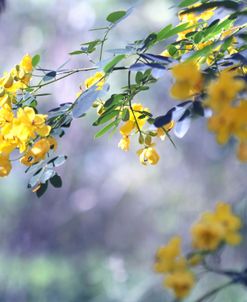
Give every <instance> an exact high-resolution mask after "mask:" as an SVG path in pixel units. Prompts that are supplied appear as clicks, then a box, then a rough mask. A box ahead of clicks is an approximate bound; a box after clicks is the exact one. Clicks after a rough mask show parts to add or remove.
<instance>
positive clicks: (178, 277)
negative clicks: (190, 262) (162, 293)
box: [164, 271, 195, 299]
mask: <svg viewBox="0 0 247 302" xmlns="http://www.w3.org/2000/svg"><path fill="white" fill-rule="evenodd" d="M194 284H195V277H194V274H193V273H192V272H190V271H181V272H179V271H176V272H174V273H172V274H169V275H168V276H167V277H166V278H165V281H164V286H165V287H168V288H170V289H171V290H172V291H173V292H174V294H175V296H176V298H178V299H183V298H185V297H187V296H188V295H189V293H190V291H191V289H192V288H193V287H194Z"/></svg>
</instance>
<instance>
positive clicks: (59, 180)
mask: <svg viewBox="0 0 247 302" xmlns="http://www.w3.org/2000/svg"><path fill="white" fill-rule="evenodd" d="M50 183H51V184H52V185H53V187H55V188H61V187H62V185H63V183H62V178H61V177H60V176H59V175H58V174H55V175H54V176H53V177H52V178H51V179H50Z"/></svg>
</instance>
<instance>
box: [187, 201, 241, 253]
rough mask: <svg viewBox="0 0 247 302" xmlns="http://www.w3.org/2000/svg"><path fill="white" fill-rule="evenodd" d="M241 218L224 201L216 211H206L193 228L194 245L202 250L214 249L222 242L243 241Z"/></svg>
mask: <svg viewBox="0 0 247 302" xmlns="http://www.w3.org/2000/svg"><path fill="white" fill-rule="evenodd" d="M240 228H241V220H240V218H239V217H238V216H236V215H235V214H234V213H232V209H231V206H230V205H229V204H226V203H224V202H219V203H218V204H217V205H216V209H215V211H214V212H208V213H204V214H203V215H202V217H201V219H200V220H199V221H198V223H196V224H195V225H194V226H193V227H192V229H191V233H192V238H193V247H194V248H196V249H198V250H200V251H214V250H216V249H217V248H218V247H219V246H220V245H221V244H224V243H227V244H230V245H237V244H239V243H240V241H241V236H240V234H239V230H240Z"/></svg>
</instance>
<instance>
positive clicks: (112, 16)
mask: <svg viewBox="0 0 247 302" xmlns="http://www.w3.org/2000/svg"><path fill="white" fill-rule="evenodd" d="M125 15H126V11H124V10H120V11H116V12H113V13H111V14H109V15H108V16H107V18H106V20H107V21H108V22H111V23H116V22H117V21H119V20H120V19H122V18H123V17H124V16H125Z"/></svg>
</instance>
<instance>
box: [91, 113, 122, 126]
mask: <svg viewBox="0 0 247 302" xmlns="http://www.w3.org/2000/svg"><path fill="white" fill-rule="evenodd" d="M118 113H119V110H109V111H108V112H107V113H103V115H101V116H100V117H99V118H98V119H97V120H96V121H95V122H94V123H93V125H94V126H98V125H102V124H104V123H107V122H108V121H110V120H111V119H113V118H114V117H115V116H117V115H118Z"/></svg>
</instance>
